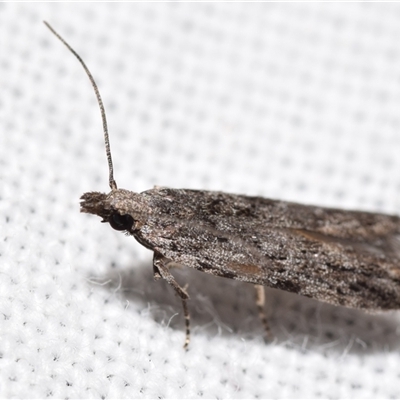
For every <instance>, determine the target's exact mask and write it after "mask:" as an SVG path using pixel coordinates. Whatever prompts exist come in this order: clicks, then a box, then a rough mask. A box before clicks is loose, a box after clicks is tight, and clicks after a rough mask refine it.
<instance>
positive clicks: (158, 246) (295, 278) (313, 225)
mask: <svg viewBox="0 0 400 400" xmlns="http://www.w3.org/2000/svg"><path fill="white" fill-rule="evenodd" d="M45 24H46V25H47V27H48V28H49V29H50V30H51V31H52V32H53V33H54V34H55V35H56V36H57V37H58V38H59V39H60V40H61V41H62V42H63V43H64V44H65V46H67V48H68V49H69V50H70V51H71V52H72V53H73V54H74V55H75V57H76V58H77V59H78V60H79V62H80V63H81V64H82V66H83V68H84V69H85V71H86V73H87V75H88V77H89V79H90V81H91V83H92V86H93V88H94V91H95V94H96V97H97V101H98V104H99V107H100V110H101V115H102V121H103V130H104V140H105V148H106V155H107V159H108V166H109V185H110V189H111V191H110V192H109V193H99V192H88V193H85V194H84V195H83V196H82V197H81V203H80V206H81V212H83V213H88V214H95V215H98V216H99V217H101V218H102V221H101V222H106V223H109V224H110V225H111V227H112V228H114V229H116V230H117V231H122V232H125V233H126V234H129V235H132V236H133V237H134V238H135V239H136V240H137V241H138V242H139V243H140V244H141V245H143V246H145V247H146V248H148V249H150V250H152V251H153V252H154V258H153V271H154V277H155V278H156V279H164V280H166V281H167V282H168V284H169V285H171V287H172V288H173V289H174V291H175V293H176V294H177V295H178V296H179V298H180V299H181V300H182V305H183V312H184V316H185V321H186V340H185V346H184V347H186V348H187V347H188V344H189V339H190V328H189V311H188V307H187V300H188V298H189V296H188V294H187V292H186V290H185V289H184V288H182V287H181V286H180V285H179V284H178V283H177V282H176V280H175V279H174V277H173V275H172V274H171V272H170V269H171V268H172V267H174V266H176V265H182V266H187V267H190V268H194V269H196V270H199V271H203V272H205V273H207V274H211V275H215V276H220V277H224V278H230V279H235V280H238V281H242V282H248V283H252V284H254V285H256V286H255V287H256V289H257V291H258V300H257V305H258V307H259V312H260V316H261V318H262V319H263V321H264V323H265V325H266V320H265V317H264V315H263V311H262V307H263V288H264V286H269V287H272V288H277V289H281V290H286V291H288V292H293V293H297V294H299V295H301V296H307V297H311V298H313V299H317V300H320V301H322V302H327V303H330V304H334V305H341V306H345V307H351V308H358V309H364V310H369V311H379V310H395V309H399V308H400V217H398V216H393V215H385V214H377V213H370V212H360V211H346V210H340V209H332V208H323V207H318V206H309V205H301V204H296V203H290V202H286V201H279V200H270V199H266V198H262V197H250V196H244V195H235V194H228V193H224V192H213V191H203V190H187V189H171V188H160V187H155V188H153V189H150V190H147V191H145V192H142V193H135V192H131V191H129V190H125V189H118V188H117V184H116V182H115V180H114V176H113V164H112V158H111V150H110V142H109V137H108V129H107V121H106V115H105V111H104V106H103V102H102V99H101V96H100V93H99V90H98V88H97V85H96V83H95V81H94V79H93V77H92V75H91V73H90V71H89V70H88V68H87V67H86V65H85V63H84V62H83V60H82V59H81V58H80V56H79V55H78V54H77V53H76V52H75V51H74V50H73V49H72V48H71V47H70V45H69V44H68V43H67V42H66V41H65V40H64V39H63V38H62V37H61V36H60V35H59V34H58V33H57V32H55V31H54V29H53V28H52V27H51V26H50V25H49V24H48V23H46V22H45Z"/></svg>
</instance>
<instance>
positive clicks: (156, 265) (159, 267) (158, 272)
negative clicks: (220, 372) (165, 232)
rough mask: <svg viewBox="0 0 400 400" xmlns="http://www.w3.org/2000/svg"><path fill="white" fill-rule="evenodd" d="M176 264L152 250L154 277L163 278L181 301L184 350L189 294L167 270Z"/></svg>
mask: <svg viewBox="0 0 400 400" xmlns="http://www.w3.org/2000/svg"><path fill="white" fill-rule="evenodd" d="M174 265H176V263H174V262H173V261H171V260H169V259H168V258H165V257H164V256H162V255H161V254H160V253H156V252H154V257H153V272H154V279H161V278H162V279H165V280H166V281H167V283H168V284H169V285H171V286H172V288H173V289H174V290H175V293H176V294H177V295H178V297H179V298H180V299H181V301H182V306H183V315H184V317H185V326H186V339H185V344H184V345H183V348H184V349H185V350H187V349H188V346H189V342H190V314H189V309H188V306H187V299H188V298H189V295H188V294H187V293H186V290H185V289H186V287H185V288H182V287H180V286H179V284H178V282H177V281H176V280H175V278H174V277H173V275H172V274H171V273H170V272H169V268H170V266H171V267H173V266H174Z"/></svg>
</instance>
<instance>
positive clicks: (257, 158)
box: [0, 3, 400, 398]
mask: <svg viewBox="0 0 400 400" xmlns="http://www.w3.org/2000/svg"><path fill="white" fill-rule="evenodd" d="M42 20H47V21H49V22H50V23H51V24H52V25H53V26H54V27H55V28H56V29H57V30H58V31H59V32H60V33H61V34H62V35H63V36H64V37H65V38H66V39H67V40H68V41H69V43H70V44H71V45H72V46H73V47H74V48H75V49H76V50H77V51H78V52H79V54H80V55H81V56H82V57H83V59H84V60H85V61H86V63H87V64H88V66H89V68H90V69H91V70H92V72H93V74H94V76H95V78H96V80H97V82H98V84H99V86H100V90H101V93H102V96H103V99H104V102H105V106H106V110H107V115H108V120H109V128H110V135H111V146H112V151H113V157H114V163H115V178H116V180H117V182H118V184H119V187H122V188H126V189H130V190H134V191H142V190H145V189H149V188H151V187H152V186H153V185H161V186H170V187H175V188H179V187H186V188H198V189H212V190H224V191H229V192H234V193H244V194H252V195H262V196H265V197H271V198H281V199H286V200H292V201H297V202H303V203H310V204H320V205H327V206H335V207H344V208H346V207H347V208H358V209H365V210H371V211H382V212H388V213H396V212H399V210H400V195H399V187H400V157H399V154H400V41H399V37H400V5H399V4H390V3H381V4H370V3H351V4H346V3H336V4H335V3H324V4H317V3H304V4H301V3H290V4H287V3H281V4H279V3H264V4H262V3H187V4H182V3H132V4H129V3H97V4H93V3H92V4H91V3H83V4H79V3H68V4H62V3H43V4H42V3H35V4H33V3H32V4H29V3H15V4H14V3H2V4H0V88H1V92H0V93H1V95H0V128H1V129H0V138H1V144H0V166H1V168H0V174H1V193H0V218H1V232H2V235H1V238H0V239H1V240H0V395H1V396H2V397H22V398H27V397H30V398H37V397H50V398H56V397H57V398H74V397H81V398H87V397H98V398H115V397H121V398H126V397H130V398H266V397H273V398H321V397H329V398H336V397H348V398H376V397H380V398H396V397H397V398H398V397H400V384H399V383H400V375H399V371H400V370H399V368H400V367H399V366H400V352H399V347H400V329H399V327H400V318H399V313H396V312H393V313H390V314H385V315H368V314H365V313H363V312H359V311H357V310H347V309H344V308H338V307H333V306H329V305H325V304H321V303H318V302H316V301H313V300H309V299H302V298H299V297H297V296H295V295H291V294H287V293H283V292H279V291H274V290H270V291H268V301H267V302H268V314H269V320H270V324H271V329H272V331H273V333H274V336H275V338H276V340H275V342H274V343H273V344H270V345H267V344H265V343H264V342H263V340H262V338H261V336H262V328H261V326H260V322H259V320H258V318H257V313H256V308H255V305H254V301H253V296H254V293H253V289H252V287H251V286H250V285H247V284H243V283H240V282H232V281H230V280H227V279H223V278H214V277H212V276H206V275H204V274H201V273H200V272H196V271H192V270H187V269H182V271H174V274H176V276H177V279H178V280H179V282H181V284H182V285H184V284H185V283H188V284H189V288H188V290H189V293H190V295H191V301H190V303H189V306H190V310H191V314H192V320H191V322H192V328H193V329H192V342H191V345H190V351H189V352H187V353H185V352H184V351H183V349H182V345H183V342H184V323H183V318H182V310H181V304H180V302H179V300H178V299H177V298H176V297H175V296H174V294H173V293H172V290H171V289H170V288H169V287H167V285H166V284H165V283H163V282H154V281H153V277H152V266H151V259H152V254H151V252H149V251H148V250H146V249H144V248H143V247H141V246H140V245H139V244H138V243H136V242H135V241H134V239H133V238H130V237H124V236H123V235H121V234H119V233H118V232H116V231H113V230H112V229H111V228H110V227H109V226H107V225H105V224H100V220H99V218H96V217H95V216H89V215H82V214H80V213H79V206H78V200H79V197H80V195H81V194H82V193H84V192H87V191H93V190H98V191H108V175H107V174H108V172H107V164H106V159H105V154H104V145H103V139H102V129H101V120H100V116H99V111H98V107H97V104H96V101H95V98H94V95H93V91H92V89H91V87H90V84H89V82H88V79H87V77H86V76H85V74H84V71H83V70H82V68H81V66H80V65H79V63H78V62H77V60H76V59H75V58H74V57H73V56H72V55H71V54H70V53H69V52H68V51H67V50H66V49H65V47H64V46H63V45H62V44H61V43H60V42H59V41H57V39H56V38H55V37H54V36H52V35H51V33H50V32H49V31H48V30H47V28H46V27H45V26H44V25H43V24H42ZM177 314H178V315H177Z"/></svg>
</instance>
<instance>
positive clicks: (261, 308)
mask: <svg viewBox="0 0 400 400" xmlns="http://www.w3.org/2000/svg"><path fill="white" fill-rule="evenodd" d="M254 289H255V291H256V306H257V309H258V316H259V318H260V320H261V323H262V324H263V326H264V337H265V339H270V338H271V329H270V328H269V324H268V320H267V316H266V315H265V290H264V286H262V285H254Z"/></svg>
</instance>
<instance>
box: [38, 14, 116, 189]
mask: <svg viewBox="0 0 400 400" xmlns="http://www.w3.org/2000/svg"><path fill="white" fill-rule="evenodd" d="M43 22H44V24H45V25H46V26H47V27H48V28H49V29H50V30H51V32H53V34H54V35H55V36H57V37H58V39H60V40H61V42H63V43H64V44H65V46H66V47H67V48H68V50H69V51H70V52H71V53H72V54H73V55H74V56H75V57H76V58H77V59H78V61H79V62H80V63H81V65H82V67H83V69H84V70H85V72H86V74H87V76H88V77H89V79H90V82H91V84H92V86H93V89H94V93H95V95H96V98H97V103H98V104H99V107H100V113H101V119H102V121H103V132H104V144H105V147H106V155H107V161H108V171H109V175H108V182H109V185H110V188H111V190H114V189H117V183H116V182H115V180H114V167H113V162H112V157H111V149H110V139H109V137H108V127H107V118H106V111H105V109H104V105H103V100H102V99H101V96H100V92H99V89H98V87H97V84H96V82H95V80H94V78H93V76H92V74H91V73H90V71H89V68H88V67H87V66H86V64H85V63H84V62H83V60H82V58H81V57H80V56H79V54H78V53H77V52H76V51H75V50H74V49H73V48H72V47H71V46H70V45H69V44H68V43H67V42H66V41H65V40H64V39H63V38H62V37H61V36H60V35H59V34H58V33H57V32H56V31H55V30H54V29H53V28H52V27H51V26H50V24H49V23H47V22H46V21H43Z"/></svg>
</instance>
